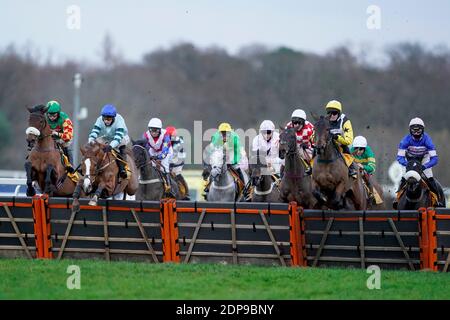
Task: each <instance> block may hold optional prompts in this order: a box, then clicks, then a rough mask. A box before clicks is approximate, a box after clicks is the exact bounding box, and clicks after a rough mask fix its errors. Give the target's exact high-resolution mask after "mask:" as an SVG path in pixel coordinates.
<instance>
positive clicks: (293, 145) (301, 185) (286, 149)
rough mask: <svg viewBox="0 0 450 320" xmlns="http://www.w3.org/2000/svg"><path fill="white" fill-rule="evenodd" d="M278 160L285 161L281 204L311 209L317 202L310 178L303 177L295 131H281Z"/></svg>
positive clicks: (303, 167) (281, 185) (302, 164)
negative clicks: (294, 204)
mask: <svg viewBox="0 0 450 320" xmlns="http://www.w3.org/2000/svg"><path fill="white" fill-rule="evenodd" d="M281 130H282V131H281V134H280V149H279V157H280V159H285V165H284V174H283V177H282V178H281V184H280V199H281V201H282V202H291V201H296V202H297V203H298V204H299V205H301V206H302V207H303V208H305V209H311V208H313V207H314V206H315V205H316V203H317V200H316V199H315V197H314V196H313V194H312V186H311V177H310V176H308V175H305V165H304V163H303V160H302V159H301V158H300V153H299V151H298V146H297V136H296V134H295V129H293V128H289V129H285V130H283V129H281Z"/></svg>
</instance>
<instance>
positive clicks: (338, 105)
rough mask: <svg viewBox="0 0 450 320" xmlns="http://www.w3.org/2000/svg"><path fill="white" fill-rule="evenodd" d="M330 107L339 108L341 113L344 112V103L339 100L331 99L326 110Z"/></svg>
mask: <svg viewBox="0 0 450 320" xmlns="http://www.w3.org/2000/svg"><path fill="white" fill-rule="evenodd" d="M328 109H335V110H339V112H340V113H342V104H341V103H340V102H339V101H337V100H331V101H330V102H328V103H327V106H326V107H325V110H328Z"/></svg>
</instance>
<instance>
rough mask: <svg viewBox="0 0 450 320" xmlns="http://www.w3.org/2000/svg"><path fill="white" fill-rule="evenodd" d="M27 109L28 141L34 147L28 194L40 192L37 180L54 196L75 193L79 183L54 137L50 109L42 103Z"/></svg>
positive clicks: (28, 168) (27, 168)
mask: <svg viewBox="0 0 450 320" xmlns="http://www.w3.org/2000/svg"><path fill="white" fill-rule="evenodd" d="M27 109H28V111H29V112H30V117H29V118H28V128H27V130H26V134H27V142H28V145H29V146H33V147H32V149H31V151H30V154H29V156H28V160H27V161H26V162H25V171H26V175H27V196H30V197H31V196H34V195H35V194H36V190H35V189H34V187H33V181H37V183H38V185H39V188H40V189H41V190H42V191H43V193H46V194H48V195H50V196H56V197H70V196H72V194H73V191H74V189H75V185H76V184H75V182H74V181H72V180H71V179H70V178H69V177H67V171H66V167H65V166H64V165H63V164H62V156H61V155H62V154H61V152H62V151H61V150H60V149H59V148H58V147H57V145H56V142H55V141H54V139H53V138H52V130H51V128H50V126H49V125H48V122H47V118H46V116H45V114H46V112H47V109H48V108H47V107H46V106H44V105H38V106H35V107H33V108H27Z"/></svg>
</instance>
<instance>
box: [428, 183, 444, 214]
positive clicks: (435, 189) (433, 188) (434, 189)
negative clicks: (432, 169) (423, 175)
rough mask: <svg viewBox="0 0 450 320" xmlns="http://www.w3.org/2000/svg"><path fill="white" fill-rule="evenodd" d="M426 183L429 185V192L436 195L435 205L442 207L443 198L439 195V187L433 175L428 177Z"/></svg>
mask: <svg viewBox="0 0 450 320" xmlns="http://www.w3.org/2000/svg"><path fill="white" fill-rule="evenodd" d="M428 185H429V187H430V190H431V192H433V193H435V194H436V196H437V197H438V204H437V206H438V207H443V206H444V204H443V199H442V196H441V195H440V191H439V187H438V185H437V183H436V180H435V179H434V178H433V177H431V178H428Z"/></svg>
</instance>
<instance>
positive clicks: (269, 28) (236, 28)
mask: <svg viewBox="0 0 450 320" xmlns="http://www.w3.org/2000/svg"><path fill="white" fill-rule="evenodd" d="M71 5H75V6H77V8H79V10H80V15H79V18H80V19H79V20H78V21H80V24H79V26H80V29H70V28H68V27H67V25H68V21H69V22H73V21H75V20H73V18H74V15H73V12H69V13H68V12H67V10H68V8H69V7H70V6H71ZM371 5H375V6H377V8H379V9H380V11H379V15H377V16H379V18H380V19H379V26H380V28H379V29H369V28H368V27H367V21H368V19H369V20H370V21H372V22H373V21H374V20H373V18H374V17H375V16H374V15H373V13H374V12H373V11H371V12H369V13H368V12H367V10H368V7H369V6H371ZM449 16H450V1H448V0H433V1H399V0H372V1H367V0H345V1H331V0H324V1H298V0H297V1H291V0H286V1H283V0H278V1H274V0H260V1H256V0H248V1H245V0H241V1H238V0H220V1H217V0H216V1H206V0H184V1H173V0H166V1H156V0H155V1H153V0H127V1H123V0H122V1H117V0H109V1H106V0H72V1H67V0H34V1H29V0H0V30H2V31H1V36H0V49H1V48H5V47H6V46H8V45H9V44H11V43H14V44H15V45H16V46H17V47H25V46H27V45H28V46H30V45H31V46H32V47H34V48H38V49H39V51H40V52H41V55H43V56H48V55H51V56H52V58H53V59H54V60H56V61H63V60H64V59H77V60H87V61H92V62H99V61H100V54H99V52H100V44H101V41H102V39H103V38H104V36H105V34H106V33H109V34H110V35H111V37H112V39H113V40H114V42H115V44H116V46H117V48H118V49H119V51H120V52H121V54H122V56H123V57H124V58H125V59H126V60H129V61H136V62H137V61H140V60H141V59H142V56H143V54H145V53H147V52H150V51H153V50H155V49H161V48H164V49H167V48H170V47H171V46H173V45H175V44H177V43H180V42H191V43H193V44H194V45H196V46H199V47H201V48H207V47H211V46H216V47H221V48H224V49H226V50H227V51H228V52H229V53H230V54H235V53H237V52H238V51H239V49H240V48H241V47H243V46H246V45H250V44H255V43H258V44H263V45H266V46H268V47H269V48H274V47H278V46H287V47H290V48H293V49H296V50H302V51H307V52H314V53H318V54H323V53H325V52H327V51H328V50H330V49H332V48H335V47H337V46H340V45H346V46H348V47H349V48H350V49H351V50H352V51H354V52H355V51H357V50H359V49H360V48H365V49H366V50H367V51H368V52H369V53H370V54H371V55H372V56H373V57H374V59H375V58H376V57H377V53H381V52H382V50H383V49H384V48H386V47H389V46H391V45H393V44H395V43H398V42H404V41H410V42H419V43H422V44H423V45H425V46H426V47H428V48H431V49H432V48H435V47H437V46H442V45H444V46H447V47H449V44H450V37H449V30H450V19H449ZM375 18H376V17H375ZM371 25H373V24H371ZM72 26H73V24H72Z"/></svg>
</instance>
